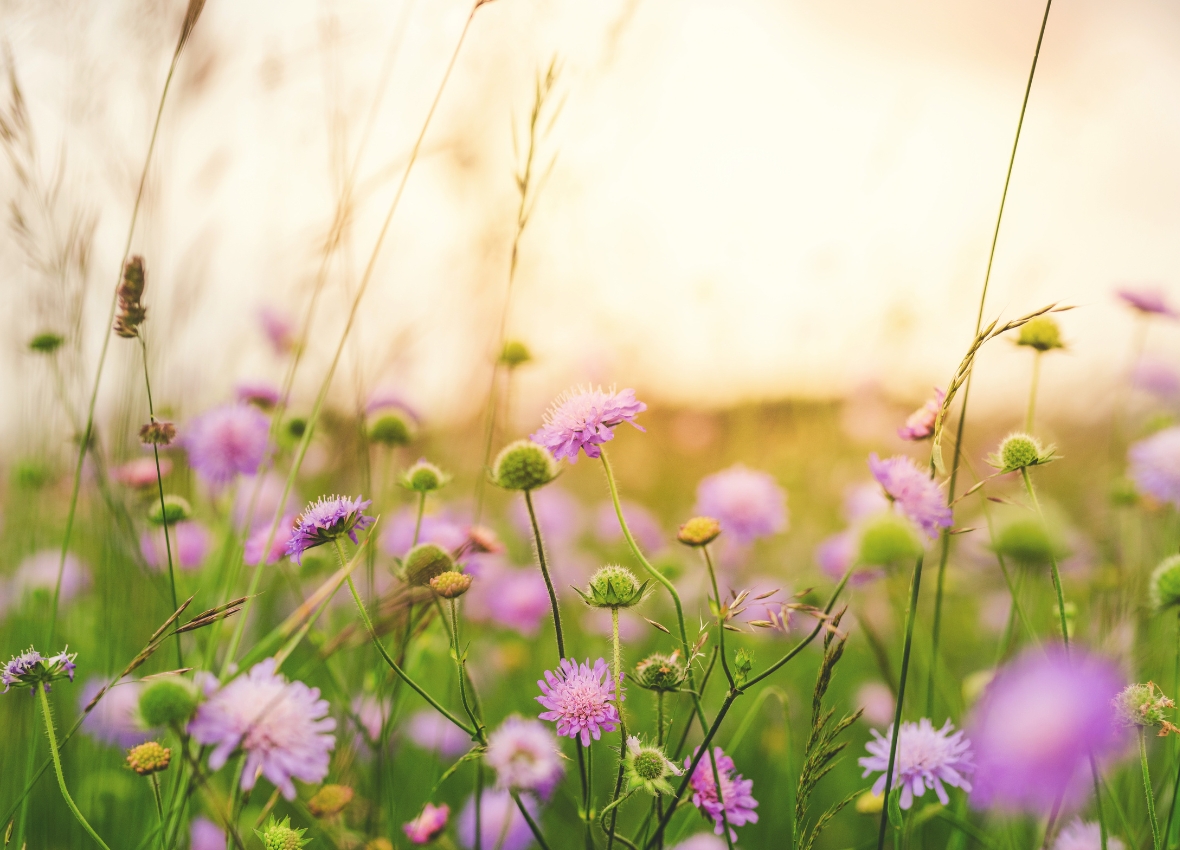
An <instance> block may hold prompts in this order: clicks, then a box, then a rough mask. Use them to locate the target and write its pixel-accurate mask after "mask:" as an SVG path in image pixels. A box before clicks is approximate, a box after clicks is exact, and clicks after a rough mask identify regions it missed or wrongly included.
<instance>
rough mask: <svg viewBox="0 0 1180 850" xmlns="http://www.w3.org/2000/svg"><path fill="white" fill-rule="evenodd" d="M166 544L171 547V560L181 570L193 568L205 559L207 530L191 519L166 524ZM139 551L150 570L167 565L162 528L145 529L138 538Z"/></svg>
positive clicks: (162, 568)
mask: <svg viewBox="0 0 1180 850" xmlns="http://www.w3.org/2000/svg"><path fill="white" fill-rule="evenodd" d="M168 544H170V545H171V547H172V563H173V564H175V565H176V566H179V567H180V568H182V569H185V570H195V569H197V568H198V567H200V566H201V564H202V563H204V561H205V555H207V554H208V553H209V531H208V529H206V528H205V526H203V525H201V523H199V522H195V521H193V520H186V521H185V522H178V523H176V524H175V525H170V526H168ZM139 550H140V551H141V552H142V553H143V560H144V561H145V562H146V563H147V565H148V566H149V567H151V568H152V569H153V570H165V569H167V568H168V551H167V549H166V548H165V541H164V529H162V528H161V529H154V530H152V531H145V532H144V533H143V534H142V535H140V537H139Z"/></svg>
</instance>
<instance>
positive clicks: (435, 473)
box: [400, 458, 451, 493]
mask: <svg viewBox="0 0 1180 850" xmlns="http://www.w3.org/2000/svg"><path fill="white" fill-rule="evenodd" d="M450 480H451V476H449V475H447V474H446V473H445V472H443V471H442V470H441V469H439V468H438V467H437V466H435V465H434V464H433V463H430V462H429V461H427V460H426V459H425V458H419V459H418V461H417V462H416V463H415V464H414V465H413V466H411V467H410V468H409V469H407V470H406V471H405V472H404V473H402V477H401V482H400V483H401V485H402V486H403V487H405V488H406V489H407V490H413V491H414V492H415V493H433V492H434V491H435V490H438V489H439V488H441V487H443V486H444V485H446V483H447V482H448V481H450Z"/></svg>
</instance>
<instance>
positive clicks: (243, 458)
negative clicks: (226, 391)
mask: <svg viewBox="0 0 1180 850" xmlns="http://www.w3.org/2000/svg"><path fill="white" fill-rule="evenodd" d="M269 434H270V422H269V420H267V418H266V416H265V415H263V413H262V412H261V411H260V410H258V408H256V407H251V406H249V405H246V404H227V405H223V406H221V407H215V408H213V409H212V410H210V411H208V412H206V413H203V414H202V415H200V416H198V417H197V418H196V419H194V420H193V421H192V422H190V423H189V426H188V431H187V432H186V433H185V436H184V438H183V443H184V447H185V448H186V449H187V450H188V462H189V465H190V466H192V468H193V469H195V470H196V472H197V475H198V476H199V477H200V478H201V480H203V481H205V482H206V483H208V484H210V485H212V486H214V487H223V486H225V485H226V484H228V483H229V482H231V481H233V479H234V477H235V476H237V475H253V474H254V473H255V472H257V471H258V467H259V465H260V464H261V463H262V458H263V456H264V455H265V454H266V443H267V438H268V436H269Z"/></svg>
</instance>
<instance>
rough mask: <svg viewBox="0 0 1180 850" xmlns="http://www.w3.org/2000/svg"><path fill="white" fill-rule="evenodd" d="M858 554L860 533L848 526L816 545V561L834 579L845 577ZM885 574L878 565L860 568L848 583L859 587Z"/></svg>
mask: <svg viewBox="0 0 1180 850" xmlns="http://www.w3.org/2000/svg"><path fill="white" fill-rule="evenodd" d="M858 554H860V538H859V535H857V533H856V530H855V529H852V528H847V529H845V530H844V531H841V532H839V533H837V534H833V535H831V536H830V537H825V538H824V539H823V540H821V541H820V544H819V545H818V546H816V547H815V562H816V563H817V564H818V565H819V568H820V571H821V572H823V574H824V575H826V576H827V577H828V578H830V579H831V580H832V581H839V580H840V579H842V578H844V573H846V572H848V568H849V567H851V566H852V564H853V563H854V562H855V561H856V557H857V555H858ZM884 575H885V571H884V570H881V569H879V568H877V567H869V568H867V569H858V570H856V571H855V572H853V573H852V575H851V576H850V577H849V579H848V583H849V585H850V586H852V587H859V586H861V585H864V584H871V583H872V582H874V581H876V580H877V579H879V578H881V577H883V576H884Z"/></svg>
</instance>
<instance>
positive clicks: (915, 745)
mask: <svg viewBox="0 0 1180 850" xmlns="http://www.w3.org/2000/svg"><path fill="white" fill-rule="evenodd" d="M954 728H955V727H954V726H953V725H952V724H951V722H950V721H949V720H948V721H947V722H946V723H944V724H943V725H942V728H941V729H935V728H934V724H933V723H931V722H930V719H929V718H928V717H923V718H922V719H921V720H919V721H918V722H917V723H912V722H909V721H907V722H905V723H902V724H901V734H899V735H898V736H897V757H896V760H895V761H894V765H893V782H894V786H893V787H895V788H898V789H899V790H900V791H901V800H900V805H901V807H902V808H903V809H908V808H910V807H911V806H912V805H913V804H914V797H921V796H922V795H924V794H925V793H926V789H927V788H933V789H934V793H935V794H936V795H937V796H938V802H940V803H942V804H943V805H944V806H945V805H947V803H949V802H950V797H948V796H947V793H946V788H945V787H943V786H944V785H950V786H951V787H952V788H962V789H963V790H964V791H970V790H971V782H970V781H969V779H970V776H971V774H972V772H973V771H974V770H975V765H974V764H973V763H972V761H971V742H970V741H968V740H967V739H966V738H964V737H963V731H962V730H959V731H958V732H955V733H954V734H951V732H952V730H953V729H954ZM869 731H871V732H872V734H873V740H871V741H869V742H868V743H867V744H866V745H865V749H866V750H868V751H869V755H868V756H866V757H863V758H859V759H857V763H858V764H859V765H860V766H861V767H863V768H864V769H865V772H864V773H863V774H861V776H862V777H864V776H869V775H871V774H873V773H876V772H877V771H880V772H881V775H880V776H878V777H877V781H876V782H874V783H873V793H874V794H883V793H884V792H885V772H886V771H887V770H888V769H889V742H890V740H891V738H892V737H893V724H890V725H889V730H888V731H887V732H886V733H885V734H884V735H882V734H881V733H880V732H878V731H877V730H876V729H871V730H869Z"/></svg>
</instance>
